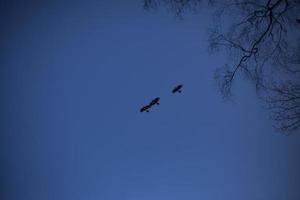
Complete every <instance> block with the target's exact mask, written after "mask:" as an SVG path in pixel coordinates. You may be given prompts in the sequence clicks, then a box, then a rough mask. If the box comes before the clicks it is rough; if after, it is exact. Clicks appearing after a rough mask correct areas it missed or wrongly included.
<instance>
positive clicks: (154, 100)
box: [149, 97, 160, 107]
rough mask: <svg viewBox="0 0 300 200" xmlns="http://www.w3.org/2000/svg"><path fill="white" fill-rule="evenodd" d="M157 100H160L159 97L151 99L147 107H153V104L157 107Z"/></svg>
mask: <svg viewBox="0 0 300 200" xmlns="http://www.w3.org/2000/svg"><path fill="white" fill-rule="evenodd" d="M159 100H160V98H159V97H156V98H155V99H153V100H152V101H151V102H150V103H149V106H150V107H151V106H154V105H155V104H156V105H159Z"/></svg>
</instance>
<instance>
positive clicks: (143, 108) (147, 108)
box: [140, 105, 151, 112]
mask: <svg viewBox="0 0 300 200" xmlns="http://www.w3.org/2000/svg"><path fill="white" fill-rule="evenodd" d="M150 107H151V106H150V105H146V106H144V107H142V108H141V110H140V112H145V111H146V112H149V108H150Z"/></svg>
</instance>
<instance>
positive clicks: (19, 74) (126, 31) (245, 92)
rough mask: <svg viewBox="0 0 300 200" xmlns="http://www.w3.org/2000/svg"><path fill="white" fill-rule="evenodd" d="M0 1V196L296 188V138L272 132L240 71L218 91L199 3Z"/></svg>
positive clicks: (290, 194) (287, 193) (131, 198)
mask: <svg viewBox="0 0 300 200" xmlns="http://www.w3.org/2000/svg"><path fill="white" fill-rule="evenodd" d="M0 8H1V10H0V18H1V19H0V20H1V37H0V46H1V60H0V64H1V66H0V70H1V71H0V72H1V74H0V76H1V79H0V81H1V107H0V108H1V138H0V139H1V140H0V141H1V145H0V146H1V147H0V149H1V151H0V152H1V154H0V156H1V157H0V159H1V165H0V175H1V186H0V187H1V194H0V195H1V196H0V199H2V200H19V199H22V200H48V199H49V200H52V199H55V200H66V199H72V200H100V199H103V200H104V199H105V200H119V199H122V200H154V199H155V200H166V199H170V200H181V199H188V200H199V199H203V200H254V199H255V200H260V199H262V200H268V199H272V200H282V199H288V200H299V199H300V190H299V186H300V171H299V169H300V157H299V150H300V135H299V134H294V135H291V136H288V137H287V136H284V135H282V134H279V133H277V132H275V131H274V130H273V128H272V123H271V122H270V121H269V120H268V113H267V112H266V111H265V110H264V109H263V108H262V105H261V103H260V102H259V101H258V100H257V98H256V96H255V92H254V89H253V87H252V86H251V85H250V84H249V83H248V82H247V81H241V82H238V85H235V86H234V92H235V97H234V102H223V101H222V99H221V96H220V95H219V93H218V90H217V87H216V83H215V81H214V80H213V72H214V70H215V68H217V67H219V66H222V65H223V64H224V63H225V62H226V58H225V57H224V56H222V54H214V55H210V54H209V53H208V52H207V38H208V34H207V32H208V31H207V28H208V27H209V26H211V25H212V24H211V21H210V19H209V17H208V14H207V13H206V12H204V11H203V13H201V14H198V15H187V16H186V17H185V19H184V20H176V19H174V18H173V16H172V14H170V13H167V12H164V11H163V10H161V11H159V12H157V13H147V12H145V11H144V10H143V9H142V1H141V0H136V1H134V0H133V1H127V2H126V3H125V1H116V0H114V1H109V0H106V1H104V0H103V1H100V0H98V1H92V0H90V1H83V0H82V1H63V0H61V1H48V2H42V1H39V2H38V1H36V2H34V1H27V2H25V1H13V0H12V1H8V0H7V1H1V4H0ZM178 83H182V84H184V91H183V93H182V94H179V95H173V94H171V90H172V88H173V86H174V85H176V84H178ZM157 96H160V97H161V105H160V106H157V107H155V108H153V109H152V110H151V111H150V113H143V114H141V113H139V109H140V107H141V106H142V105H144V104H146V103H148V102H149V101H150V100H151V99H152V98H154V97H157Z"/></svg>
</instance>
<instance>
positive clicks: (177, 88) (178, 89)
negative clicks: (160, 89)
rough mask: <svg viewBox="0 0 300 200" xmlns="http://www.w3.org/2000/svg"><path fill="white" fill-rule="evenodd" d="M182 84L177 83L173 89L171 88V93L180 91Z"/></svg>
mask: <svg viewBox="0 0 300 200" xmlns="http://www.w3.org/2000/svg"><path fill="white" fill-rule="evenodd" d="M181 89H182V85H181V84H180V85H177V86H176V87H175V88H174V89H173V90H172V93H173V94H175V93H176V92H179V93H181V92H182V90H181Z"/></svg>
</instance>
